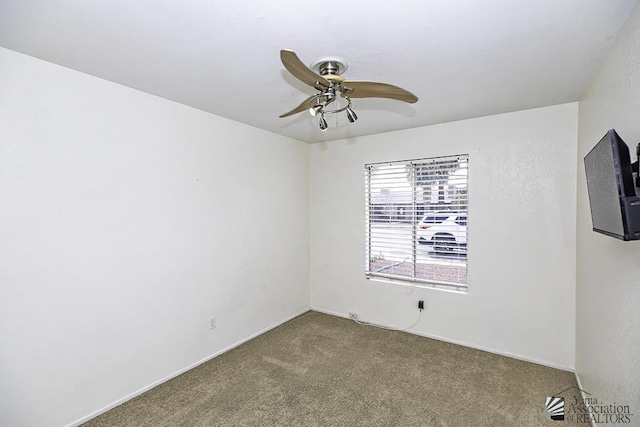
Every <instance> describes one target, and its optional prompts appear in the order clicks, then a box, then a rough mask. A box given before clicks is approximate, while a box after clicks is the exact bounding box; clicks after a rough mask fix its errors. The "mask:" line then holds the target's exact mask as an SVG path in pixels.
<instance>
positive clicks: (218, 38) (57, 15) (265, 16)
mask: <svg viewBox="0 0 640 427" xmlns="http://www.w3.org/2000/svg"><path fill="white" fill-rule="evenodd" d="M635 3H636V0H454V1H444V0H438V1H436V0H423V1H419V0H415V1H408V0H407V1H403V0H398V1H397V2H395V3H394V2H389V1H380V0H378V1H344V0H342V1H336V0H324V1H321V2H308V1H283V0H271V1H268V2H267V1H265V2H258V1H250V0H231V1H215V0H209V1H207V0H162V1H161V0H109V1H91V0H0V46H3V47H6V48H9V49H13V50H15V51H18V52H23V53H26V54H28V55H32V56H35V57H37V58H42V59H44V60H47V61H50V62H53V63H56V64H60V65H63V66H65V67H69V68H72V69H75V70H79V71H82V72H84V73H87V74H91V75H94V76H97V77H101V78H103V79H106V80H110V81H113V82H116V83H120V84H123V85H125V86H129V87H132V88H136V89H139V90H142V91H144V92H148V93H151V94H155V95H158V96H160V97H163V98H167V99H171V100H174V101H177V102H180V103H183V104H186V105H190V106H192V107H195V108H198V109H201V110H205V111H209V112H211V113H213V114H216V115H219V116H222V117H227V118H229V119H232V120H236V121H239V122H243V123H246V124H249V125H252V126H256V127H258V128H262V129H265V130H268V131H271V132H275V133H278V134H281V135H285V136H289V137H292V138H296V139H299V140H302V141H306V142H320V141H327V140H334V139H342V138H348V137H354V136H360V135H368V134H373V133H380V132H387V131H391V130H396V129H404V128H411V127H417V126H424V125H429V124H434V123H442V122H447V121H452V120H460V119H465V118H471V117H479V116H485V115H490V114H496V113H501V112H508V111H516V110H523V109H528V108H534V107H541V106H547V105H554V104H560V103H565V102H572V101H577V100H579V99H580V96H581V94H582V93H583V92H584V91H585V90H586V88H587V85H588V84H589V82H590V81H591V79H592V78H593V77H594V74H595V73H596V72H597V70H598V68H599V66H600V64H601V63H602V61H603V60H604V58H605V55H606V52H607V50H608V49H609V48H610V46H611V44H612V42H613V40H614V38H615V36H616V34H617V32H618V31H619V29H620V27H621V26H622V24H623V23H624V21H625V19H626V18H627V16H628V15H629V13H630V11H631V9H632V8H633V6H634V5H635ZM283 48H287V49H291V50H294V51H295V52H296V53H297V54H298V56H299V57H300V58H301V59H302V61H303V62H305V63H306V64H311V63H312V62H313V61H315V60H316V59H319V58H322V57H327V56H337V57H342V58H345V59H346V60H347V62H348V64H349V69H348V70H347V71H346V73H345V74H344V75H343V76H344V77H346V78H347V80H369V81H378V82H383V83H391V84H394V85H397V86H401V87H403V88H405V89H407V90H409V91H411V92H413V93H414V94H416V95H417V96H418V97H419V98H420V100H419V101H418V103H416V104H406V103H403V102H400V101H394V100H388V99H374V98H370V99H354V100H353V109H354V110H355V111H356V113H357V114H358V116H359V120H358V121H357V122H356V123H353V124H349V123H348V122H347V120H346V118H344V117H343V116H342V115H340V116H339V117H338V118H337V119H338V125H339V126H337V127H336V116H333V117H331V116H329V117H328V121H329V126H330V128H329V130H328V131H327V132H320V130H319V128H318V119H317V117H316V118H312V117H311V116H310V115H309V114H307V113H301V114H298V115H295V116H291V117H288V118H284V119H279V118H278V116H279V115H280V114H282V113H285V112H287V111H289V110H291V109H293V108H294V107H296V106H298V105H299V104H300V102H302V100H303V99H305V98H306V97H308V96H309V95H311V94H313V93H314V89H312V88H310V87H308V86H305V85H304V84H303V83H301V82H300V81H298V80H296V79H295V78H294V77H292V76H291V75H290V74H289V73H288V72H287V71H286V70H285V69H284V67H283V65H282V63H281V62H280V56H279V51H280V49H283Z"/></svg>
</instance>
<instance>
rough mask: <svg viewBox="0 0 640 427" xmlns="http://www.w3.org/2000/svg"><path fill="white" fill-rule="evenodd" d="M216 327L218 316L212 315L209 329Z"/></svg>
mask: <svg viewBox="0 0 640 427" xmlns="http://www.w3.org/2000/svg"><path fill="white" fill-rule="evenodd" d="M215 328H216V316H211V317H210V318H209V329H215Z"/></svg>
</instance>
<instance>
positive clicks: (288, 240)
mask: <svg viewBox="0 0 640 427" xmlns="http://www.w3.org/2000/svg"><path fill="white" fill-rule="evenodd" d="M0 81H2V84H0V201H1V208H0V241H1V242H2V244H1V245H0V284H1V285H0V378H1V380H0V425H3V426H60V425H65V424H68V423H71V422H73V421H75V420H79V419H81V418H82V417H85V416H87V415H89V414H91V413H93V412H94V411H97V410H99V409H100V408H103V407H105V406H107V405H110V404H112V403H113V402H116V401H118V400H119V399H122V398H124V397H126V396H127V395H129V394H130V393H135V392H137V391H139V390H141V389H143V388H144V387H147V386H149V385H151V384H153V383H155V382H157V381H160V380H162V379H163V378H166V377H167V376H170V375H172V374H174V373H176V372H179V371H180V370H182V369H184V368H186V367H188V366H190V365H192V364H194V363H197V362H198V361H201V360H203V359H205V358H207V357H209V356H211V355H213V354H215V353H217V352H219V351H221V350H223V349H225V348H228V347H229V346H232V345H234V344H237V343H238V342H240V341H242V340H245V339H247V338H249V337H251V336H252V335H254V334H256V333H259V332H261V331H263V330H265V328H269V327H271V326H273V325H276V324H278V323H280V322H282V321H284V320H286V319H288V318H289V317H291V316H293V315H295V314H297V313H300V312H301V311H304V310H306V309H308V307H309V283H308V277H309V274H308V268H309V267H308V264H309V260H308V235H309V229H308V221H309V220H308V217H309V212H308V200H309V198H308V191H309V187H308V146H307V145H306V144H303V143H300V142H297V141H293V140H290V139H287V138H284V137H281V136H277V135H275V134H271V133H268V132H264V131H260V130H257V129H255V128H251V127H249V126H246V125H243V124H239V123H236V122H232V121H229V120H226V119H221V118H219V117H215V116H213V115H210V114H207V113H203V112H201V111H197V110H194V109H192V108H188V107H185V106H183V105H179V104H176V103H173V102H169V101H166V100H163V99H160V98H157V97H154V96H150V95H147V94H144V93H142V92H138V91H134V90H131V89H128V88H126V87H123V86H118V85H116V84H113V83H109V82H106V81H104V80H100V79H97V78H94V77H90V76H88V75H84V74H80V73H77V72H75V71H71V70H69V69H66V68H62V67H59V66H56V65H53V64H50V63H46V62H43V61H40V60H36V59H34V58H31V57H27V56H24V55H20V54H17V53H14V52H11V51H8V50H4V49H0ZM211 315H217V328H216V329H215V330H214V331H210V330H209V327H208V319H209V316H211Z"/></svg>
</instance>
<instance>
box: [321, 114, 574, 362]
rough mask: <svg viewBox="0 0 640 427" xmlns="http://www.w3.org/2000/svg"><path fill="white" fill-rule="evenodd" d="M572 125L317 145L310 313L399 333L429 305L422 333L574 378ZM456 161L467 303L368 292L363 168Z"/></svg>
mask: <svg viewBox="0 0 640 427" xmlns="http://www.w3.org/2000/svg"><path fill="white" fill-rule="evenodd" d="M434 105H435V104H434ZM434 108H437V107H434ZM577 114H578V106H577V104H576V103H574V104H565V105H560V106H555V107H548V108H541V109H535V110H529V111H522V112H516V113H510V114H502V115H498V116H491V117H483V118H478V119H472V120H465V121H460V122H453V123H447V124H442V125H436V126H429V127H423V128H417V129H410V130H405V131H398V132H392V133H386V134H380V135H372V136H368V137H363V138H357V139H352V140H342V141H337V142H332V143H325V144H315V145H312V146H311V289H312V292H311V296H312V299H311V306H312V308H314V309H317V310H321V311H326V312H330V313H335V314H339V315H347V313H348V312H350V311H355V312H358V314H359V315H360V317H362V318H364V319H366V320H369V321H374V322H377V323H383V324H388V325H394V326H398V327H402V326H408V325H411V324H412V323H413V322H414V321H415V320H416V318H417V314H418V310H417V301H418V300H419V299H424V300H425V305H426V310H425V311H424V312H423V315H422V319H421V321H420V323H419V325H418V326H417V327H415V328H414V329H413V331H414V332H416V333H419V334H424V335H429V336H437V337H442V338H444V339H447V340H450V341H454V342H460V343H463V344H466V345H470V346H475V347H480V348H484V349H488V350H491V351H496V352H500V353H504V354H511V355H514V356H516V357H521V358H524V359H528V360H532V361H538V362H541V363H545V364H548V365H551V366H557V367H561V368H565V369H571V368H572V367H573V366H574V333H575V330H574V327H575V292H574V287H575V208H576V196H575V186H576V183H575V180H576V165H575V156H576V134H577ZM356 125H357V124H356ZM461 153H468V154H469V197H470V205H469V213H470V215H469V229H468V230H469V248H468V252H469V257H468V265H469V267H468V281H469V289H468V293H467V294H458V293H451V292H445V291H441V290H434V289H424V288H411V287H405V286H399V285H393V284H389V283H381V282H377V281H368V280H366V279H365V278H364V263H365V245H364V243H365V238H364V234H365V221H364V213H365V204H364V201H365V196H364V164H365V163H369V162H380V161H390V160H406V159H411V158H421V157H431V156H442V155H454V154H461Z"/></svg>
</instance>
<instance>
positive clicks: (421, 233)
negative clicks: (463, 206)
mask: <svg viewBox="0 0 640 427" xmlns="http://www.w3.org/2000/svg"><path fill="white" fill-rule="evenodd" d="M416 227H417V230H416V234H417V236H418V243H420V244H423V245H432V246H433V251H434V252H436V253H459V254H465V255H466V253H467V213H466V212H447V211H444V212H429V213H428V214H426V215H425V216H424V217H423V218H422V219H421V220H420V222H419V223H418V225H417V226H416Z"/></svg>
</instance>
